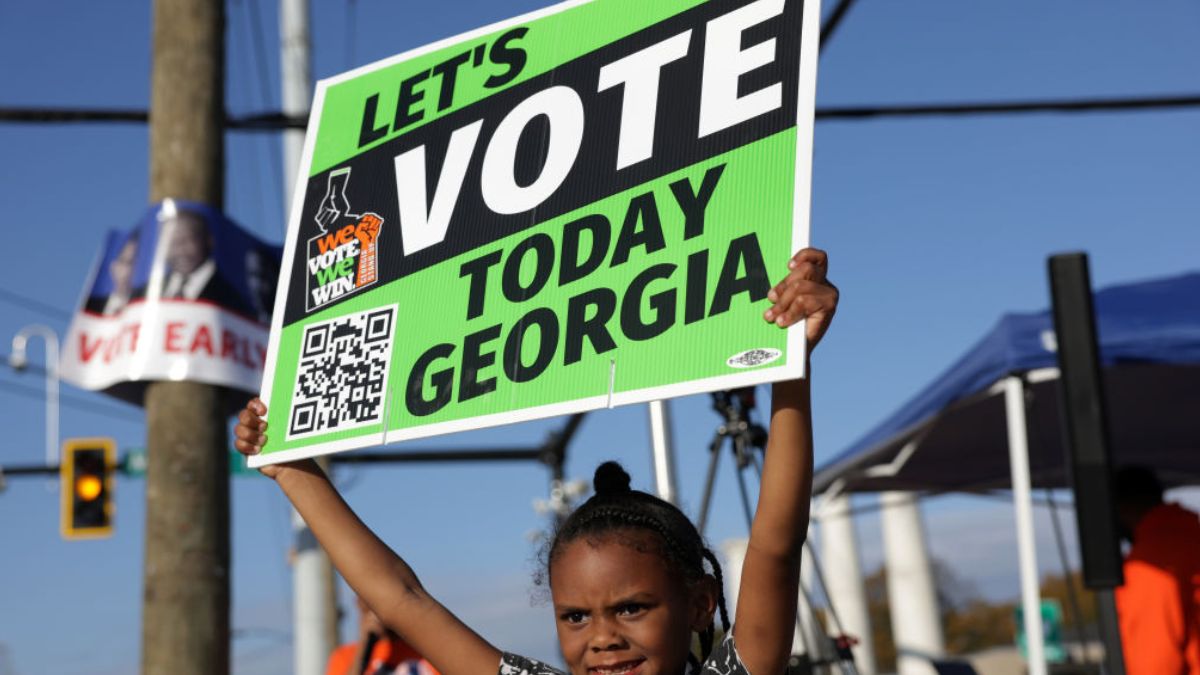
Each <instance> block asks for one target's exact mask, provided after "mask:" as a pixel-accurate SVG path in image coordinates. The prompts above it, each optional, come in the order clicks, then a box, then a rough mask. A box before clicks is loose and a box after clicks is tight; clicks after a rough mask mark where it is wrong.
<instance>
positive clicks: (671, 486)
mask: <svg viewBox="0 0 1200 675" xmlns="http://www.w3.org/2000/svg"><path fill="white" fill-rule="evenodd" d="M649 412H650V443H651V446H652V448H653V453H654V489H655V491H656V492H658V496H659V497H662V498H663V499H664V500H666V501H668V502H671V503H672V504H675V503H677V501H678V499H679V491H678V489H676V487H675V485H676V483H675V455H674V454H673V451H672V446H673V443H672V441H671V408H670V406H669V404H668V403H667V401H651V402H650V404H649Z"/></svg>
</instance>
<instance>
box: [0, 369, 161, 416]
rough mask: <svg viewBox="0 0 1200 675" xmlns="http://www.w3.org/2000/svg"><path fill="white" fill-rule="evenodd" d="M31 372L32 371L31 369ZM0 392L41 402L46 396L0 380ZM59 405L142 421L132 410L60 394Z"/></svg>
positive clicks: (22, 385) (36, 389) (39, 390)
mask: <svg viewBox="0 0 1200 675" xmlns="http://www.w3.org/2000/svg"><path fill="white" fill-rule="evenodd" d="M31 370H32V369H31ZM0 391H7V392H8V393H11V394H16V395H18V396H24V397H25V398H28V399H36V400H43V399H45V397H46V395H45V392H44V391H42V388H41V387H31V386H28V385H25V384H20V383H18V382H8V381H5V380H0ZM59 403H60V404H61V405H63V406H64V407H67V408H74V409H75V410H79V411H82V412H90V413H96V414H98V415H108V416H109V417H120V418H121V419H126V420H129V421H131V422H141V421H143V415H142V414H141V413H140V412H137V411H134V410H126V409H124V408H118V407H116V406H112V405H105V404H103V403H97V402H95V401H89V400H87V399H84V398H79V397H77V396H71V395H70V394H65V395H64V394H60V395H59Z"/></svg>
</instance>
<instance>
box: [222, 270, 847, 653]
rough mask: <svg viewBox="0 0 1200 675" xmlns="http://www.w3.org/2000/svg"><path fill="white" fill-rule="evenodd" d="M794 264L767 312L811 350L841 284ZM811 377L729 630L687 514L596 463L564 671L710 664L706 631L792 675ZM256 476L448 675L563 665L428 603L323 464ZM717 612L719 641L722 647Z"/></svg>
mask: <svg viewBox="0 0 1200 675" xmlns="http://www.w3.org/2000/svg"><path fill="white" fill-rule="evenodd" d="M788 268H789V270H790V271H789V273H788V275H787V277H786V278H785V279H784V280H783V281H781V282H780V283H779V284H777V285H776V286H775V287H774V288H772V289H771V291H770V293H769V294H768V295H767V299H768V300H769V301H770V302H771V303H772V304H771V307H770V309H768V310H767V311H766V312H765V314H764V318H765V319H766V320H767V321H770V322H772V323H775V324H776V325H778V326H780V327H781V328H787V327H789V326H791V325H792V324H795V323H796V322H798V321H800V320H801V319H807V322H806V324H805V328H806V332H807V338H808V346H809V349H810V350H811V349H812V347H813V346H815V345H816V344H817V342H818V341H820V339H821V336H822V335H824V333H825V330H826V328H828V327H829V322H830V320H831V319H832V318H833V314H834V311H835V310H836V309H837V301H838V294H837V289H836V288H834V287H833V285H832V284H830V283H829V282H828V281H827V280H826V269H827V259H826V256H825V253H824V252H822V251H818V250H816V249H804V250H802V251H800V252H799V253H797V254H796V255H795V256H793V257H792V259H791V260H790V261H788ZM808 382H809V381H808V379H805V380H798V381H794V382H784V383H779V384H776V385H775V386H774V390H773V396H772V410H771V424H770V434H769V438H768V440H767V448H766V457H765V464H764V467H763V476H762V486H761V489H760V492H759V498H758V508H757V512H756V514H755V516H754V524H753V525H752V526H751V529H750V542H749V545H748V547H747V550H746V559H745V562H744V563H743V566H742V579H741V590H740V592H739V594H738V598H739V599H738V606H737V616H736V621H735V622H734V627H733V630H732V631H730V630H729V625H728V624H729V619H728V617H727V616H726V612H725V606H724V600H723V598H722V592H721V579H720V576H721V568H720V566H719V565H718V564H717V559H716V557H715V556H714V555H713V554H712V552H711V551H709V550H708V548H706V547H705V545H704V542H703V541H702V540H701V538H700V535H699V533H698V532H697V531H696V528H695V527H694V526H693V525H692V524H691V522H690V521H688V519H687V517H686V516H684V515H683V513H682V512H680V511H679V509H677V508H676V507H674V506H672V505H671V504H668V503H667V502H664V501H662V500H660V499H658V498H657V497H654V496H652V495H649V494H646V493H644V492H638V491H634V490H630V489H629V476H628V475H627V474H626V473H625V472H624V471H623V470H622V469H621V468H620V467H619V466H617V465H615V464H612V463H608V464H604V465H602V466H601V467H600V468H599V469H597V471H596V479H595V488H596V494H595V495H594V496H593V497H592V498H591V499H589V500H588V501H587V502H585V503H584V504H583V505H581V506H580V507H579V508H578V509H577V510H576V511H575V512H574V513H573V514H571V516H570V517H569V518H568V519H567V521H566V522H565V523H564V524H563V525H562V527H561V528H560V529H559V531H558V532H557V533H556V534H555V537H554V540H553V542H552V544H551V546H550V553H549V560H548V569H547V570H546V573H547V575H548V579H549V584H550V595H551V599H552V603H553V606H554V613H555V617H556V624H557V628H558V641H559V645H560V647H561V648H562V654H563V657H564V658H565V659H566V662H567V666H568V668H569V670H570V673H571V675H685V673H688V672H689V671H692V672H694V670H695V666H698V665H701V664H699V663H698V662H697V660H696V659H695V657H694V656H692V655H691V644H692V636H693V633H697V634H699V636H700V644H701V648H702V651H703V654H702V659H701V660H703V661H704V663H703V670H704V671H705V672H706V673H710V674H714V675H735V674H736V675H745V674H746V673H747V672H749V673H753V674H754V675H771V674H778V673H782V672H783V669H784V666H785V664H786V663H787V659H788V656H789V653H790V649H791V644H792V628H793V626H794V625H795V614H796V595H797V591H798V584H799V575H800V548H801V545H802V544H803V543H804V536H805V531H806V529H807V527H808V504H809V498H810V495H811V492H812V476H811V473H812V426H811V423H810V414H809V409H810V406H809V386H808ZM265 414H266V406H265V405H263V403H262V401H260V400H258V399H253V400H251V401H250V402H249V403H248V404H247V405H246V408H245V409H244V410H243V411H242V412H241V413H240V415H239V416H238V425H237V428H236V429H235V435H236V437H237V439H236V440H235V442H234V444H235V446H236V447H237V449H238V450H239V451H240V452H242V453H245V454H254V453H257V452H259V451H260V450H261V449H262V447H263V444H264V443H265V442H266V439H267V436H266V428H267V424H266V422H265V421H264V420H263V419H262V416H263V415H265ZM262 473H263V474H265V475H266V476H268V477H270V478H273V479H274V480H275V481H276V482H277V483H278V484H279V486H280V488H282V489H283V491H284V493H285V494H286V495H287V496H288V499H290V500H291V501H292V504H293V505H294V506H295V507H296V510H297V511H299V512H300V515H302V516H303V517H304V520H305V521H306V522H307V523H308V525H309V527H310V528H311V529H312V531H313V533H314V534H315V535H316V537H317V539H318V540H319V541H320V542H321V544H322V545H323V546H324V547H325V550H326V551H328V552H329V555H330V557H331V558H332V560H333V564H334V566H336V567H337V569H338V571H339V572H341V574H342V576H343V577H344V578H345V579H346V581H347V582H348V583H349V584H350V586H351V587H352V588H353V589H354V590H355V592H357V593H358V595H359V596H360V597H361V598H363V599H364V600H365V601H366V603H367V605H369V606H370V607H371V609H373V610H374V611H375V613H376V614H378V615H379V617H380V618H381V619H382V620H383V622H384V624H385V625H387V626H388V628H390V629H392V630H394V631H395V632H396V633H398V634H399V635H400V636H401V637H402V638H403V639H404V640H405V641H406V642H408V643H409V644H410V645H411V646H412V647H413V648H414V649H416V650H417V651H418V652H419V653H421V654H422V655H423V656H424V657H425V658H426V659H428V660H429V661H430V662H431V663H432V664H433V665H434V667H436V668H437V669H438V670H439V671H440V672H441V673H442V674H443V675H497V674H498V675H542V674H543V673H555V672H558V671H555V670H554V669H552V668H550V667H548V666H546V665H544V664H541V663H538V662H536V661H532V660H530V659H526V658H523V657H520V656H515V655H512V654H506V653H501V652H500V650H498V649H497V648H496V647H494V646H492V645H491V644H490V643H488V641H487V640H484V639H483V638H482V637H480V636H479V635H478V634H476V633H475V632H474V631H472V630H471V629H470V628H469V627H467V626H466V625H465V624H463V623H462V622H461V621H459V620H458V618H457V617H455V616H454V615H453V614H451V613H450V611H449V610H447V609H446V608H445V607H443V606H442V605H441V604H440V603H438V602H437V600H435V599H434V598H433V597H431V596H430V595H429V594H428V593H427V592H426V591H425V589H424V588H423V587H422V586H421V582H420V581H418V580H417V577H416V575H415V574H414V573H413V571H412V569H410V568H409V566H408V565H407V564H406V563H405V562H404V561H403V560H402V559H400V557H399V556H397V555H396V554H395V553H394V552H393V551H392V550H391V549H389V548H388V547H387V545H385V544H384V543H383V542H382V541H380V540H379V539H378V538H377V537H376V536H375V535H374V534H373V533H372V532H371V531H370V530H369V529H367V527H366V526H365V525H364V524H363V523H362V521H360V520H359V519H358V517H357V516H355V515H354V513H353V512H352V511H351V510H350V508H349V506H347V505H346V503H345V502H344V501H343V500H342V499H341V497H340V495H338V493H337V491H336V490H335V489H334V487H333V486H332V484H330V482H329V481H328V479H326V477H325V475H324V474H323V473H322V472H321V470H320V469H319V468H318V467H317V465H316V464H315V463H314V462H312V461H311V460H304V461H299V462H291V463H288V464H282V465H275V466H267V467H264V468H263V469H262ZM705 560H707V561H708V562H709V563H710V565H711V566H712V571H711V573H710V572H708V571H706V570H705V567H704V561H705ZM718 608H719V609H720V611H721V621H722V624H723V626H724V628H725V630H726V637H725V640H724V641H723V642H722V644H721V645H720V646H719V647H718V648H717V649H715V650H714V649H713V644H712V643H713V635H714V629H713V614H714V612H715V611H716V610H717V609H718ZM735 645H736V646H735ZM689 664H690V665H691V666H692V668H689Z"/></svg>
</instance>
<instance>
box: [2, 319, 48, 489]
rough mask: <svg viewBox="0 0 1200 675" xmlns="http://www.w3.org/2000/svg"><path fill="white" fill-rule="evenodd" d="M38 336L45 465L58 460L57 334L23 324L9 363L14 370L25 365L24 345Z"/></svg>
mask: <svg viewBox="0 0 1200 675" xmlns="http://www.w3.org/2000/svg"><path fill="white" fill-rule="evenodd" d="M34 336H37V337H40V338H42V339H43V340H44V341H45V342H46V355H45V358H46V466H56V465H57V464H58V462H59V447H58V334H57V333H55V332H54V329H52V328H50V327H49V326H45V325H42V324H40V323H39V324H33V325H32V326H25V327H24V328H22V329H21V330H20V331H18V332H17V334H16V335H14V336H13V340H12V355H11V356H10V357H9V359H8V360H9V364H10V365H11V366H12V367H13V369H14V370H20V369H22V368H24V367H25V364H26V363H27V362H28V357H27V355H26V354H25V345H26V343H27V342H28V341H29V338H31V337H34Z"/></svg>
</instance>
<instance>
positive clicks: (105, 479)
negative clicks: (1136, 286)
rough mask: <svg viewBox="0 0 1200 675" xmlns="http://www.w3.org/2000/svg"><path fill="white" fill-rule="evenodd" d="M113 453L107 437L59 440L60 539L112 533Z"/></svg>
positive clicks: (114, 456)
mask: <svg viewBox="0 0 1200 675" xmlns="http://www.w3.org/2000/svg"><path fill="white" fill-rule="evenodd" d="M116 455H117V450H116V444H115V443H114V442H113V439H111V438H72V439H68V440H67V442H65V443H63V456H62V464H60V465H59V477H60V478H61V481H62V489H61V490H60V491H61V492H62V536H63V538H64V539H84V538H96V537H107V536H110V535H111V534H112V529H113V502H112V500H113V477H112V475H113V470H114V469H115V468H116Z"/></svg>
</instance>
